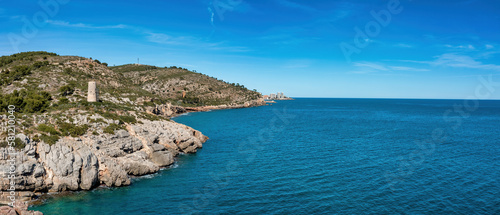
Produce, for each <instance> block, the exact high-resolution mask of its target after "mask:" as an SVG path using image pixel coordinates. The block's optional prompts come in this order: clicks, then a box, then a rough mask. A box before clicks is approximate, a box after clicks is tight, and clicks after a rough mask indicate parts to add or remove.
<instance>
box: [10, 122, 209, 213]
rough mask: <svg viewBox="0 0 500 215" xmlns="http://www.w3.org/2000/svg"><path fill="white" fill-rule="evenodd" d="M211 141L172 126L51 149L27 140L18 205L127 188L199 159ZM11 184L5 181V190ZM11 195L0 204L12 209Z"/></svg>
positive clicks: (148, 126) (133, 129) (145, 126)
mask: <svg viewBox="0 0 500 215" xmlns="http://www.w3.org/2000/svg"><path fill="white" fill-rule="evenodd" d="M207 139H208V138H207V137H206V136H205V135H203V134H202V133H201V132H199V131H196V130H194V129H192V128H190V127H188V126H185V125H181V124H178V123H175V122H171V121H149V120H143V121H142V124H133V125H127V126H126V129H123V130H118V131H116V132H115V134H101V135H84V136H81V137H64V138H61V139H59V140H58V141H57V142H56V143H55V144H52V145H49V144H47V143H44V142H43V141H42V142H38V143H37V142H34V141H32V140H30V139H29V138H26V139H24V141H26V142H25V144H26V146H25V147H24V148H23V149H21V150H19V151H18V154H17V156H15V163H16V167H17V168H16V170H15V189H16V191H17V195H19V196H18V197H17V198H18V201H19V200H21V201H29V200H32V199H33V198H35V197H36V196H37V195H40V194H43V193H46V192H61V191H76V190H90V189H92V188H95V187H97V186H100V185H106V186H117V187H119V186H126V185H129V184H130V176H141V175H146V174H151V173H155V172H157V171H159V170H160V168H162V167H167V166H169V165H171V164H172V163H173V162H174V157H175V156H177V155H179V154H180V153H194V152H196V150H197V149H199V148H201V147H202V143H204V142H205V141H206V140H207ZM10 158H11V157H10V156H9V153H8V152H7V150H6V148H0V174H3V175H6V174H7V172H6V170H8V169H9V166H10V161H9V160H10ZM9 183H10V182H9V180H8V178H6V177H3V178H0V184H1V190H4V191H5V190H7V189H9ZM8 195H9V194H8V192H4V193H2V195H1V196H0V203H3V204H8V203H9V202H10V200H9V199H8Z"/></svg>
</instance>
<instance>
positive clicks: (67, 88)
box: [59, 85, 75, 96]
mask: <svg viewBox="0 0 500 215" xmlns="http://www.w3.org/2000/svg"><path fill="white" fill-rule="evenodd" d="M73 92H75V88H74V87H73V86H71V85H64V86H62V87H60V88H59V93H61V96H69V95H72V94H73Z"/></svg>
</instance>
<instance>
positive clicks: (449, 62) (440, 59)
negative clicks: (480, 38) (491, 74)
mask: <svg viewBox="0 0 500 215" xmlns="http://www.w3.org/2000/svg"><path fill="white" fill-rule="evenodd" d="M400 61H401V62H408V63H420V64H429V65H431V66H445V67H455V68H468V69H485V70H496V71H500V65H497V64H485V63H483V62H480V61H477V60H476V59H474V58H472V57H470V56H467V55H459V54H456V53H446V54H442V55H439V56H436V57H435V60H433V61H416V60H400Z"/></svg>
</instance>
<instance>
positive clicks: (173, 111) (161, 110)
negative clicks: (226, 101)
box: [146, 98, 266, 117]
mask: <svg viewBox="0 0 500 215" xmlns="http://www.w3.org/2000/svg"><path fill="white" fill-rule="evenodd" d="M263 105H266V101H265V100H264V99H262V98H260V99H255V100H250V101H247V102H244V103H243V104H230V105H210V106H200V107H181V106H175V105H172V104H171V103H167V104H162V105H156V106H155V107H147V108H146V112H147V113H149V114H154V115H160V116H164V117H174V116H177V115H180V114H183V113H187V112H205V111H210V110H221V109H236V108H247V107H256V106H263Z"/></svg>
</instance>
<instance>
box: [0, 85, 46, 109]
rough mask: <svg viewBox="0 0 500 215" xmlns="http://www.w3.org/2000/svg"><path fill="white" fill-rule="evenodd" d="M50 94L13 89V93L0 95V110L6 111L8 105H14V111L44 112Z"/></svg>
mask: <svg viewBox="0 0 500 215" xmlns="http://www.w3.org/2000/svg"><path fill="white" fill-rule="evenodd" d="M51 99H52V98H51V96H50V94H49V93H48V92H45V91H42V92H39V91H35V90H25V89H23V90H21V91H17V90H14V92H13V93H11V94H7V95H0V112H4V111H5V112H6V111H8V106H9V105H14V106H15V107H16V112H20V113H35V112H44V111H45V110H46V109H47V108H48V107H49V105H50V100H51Z"/></svg>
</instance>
